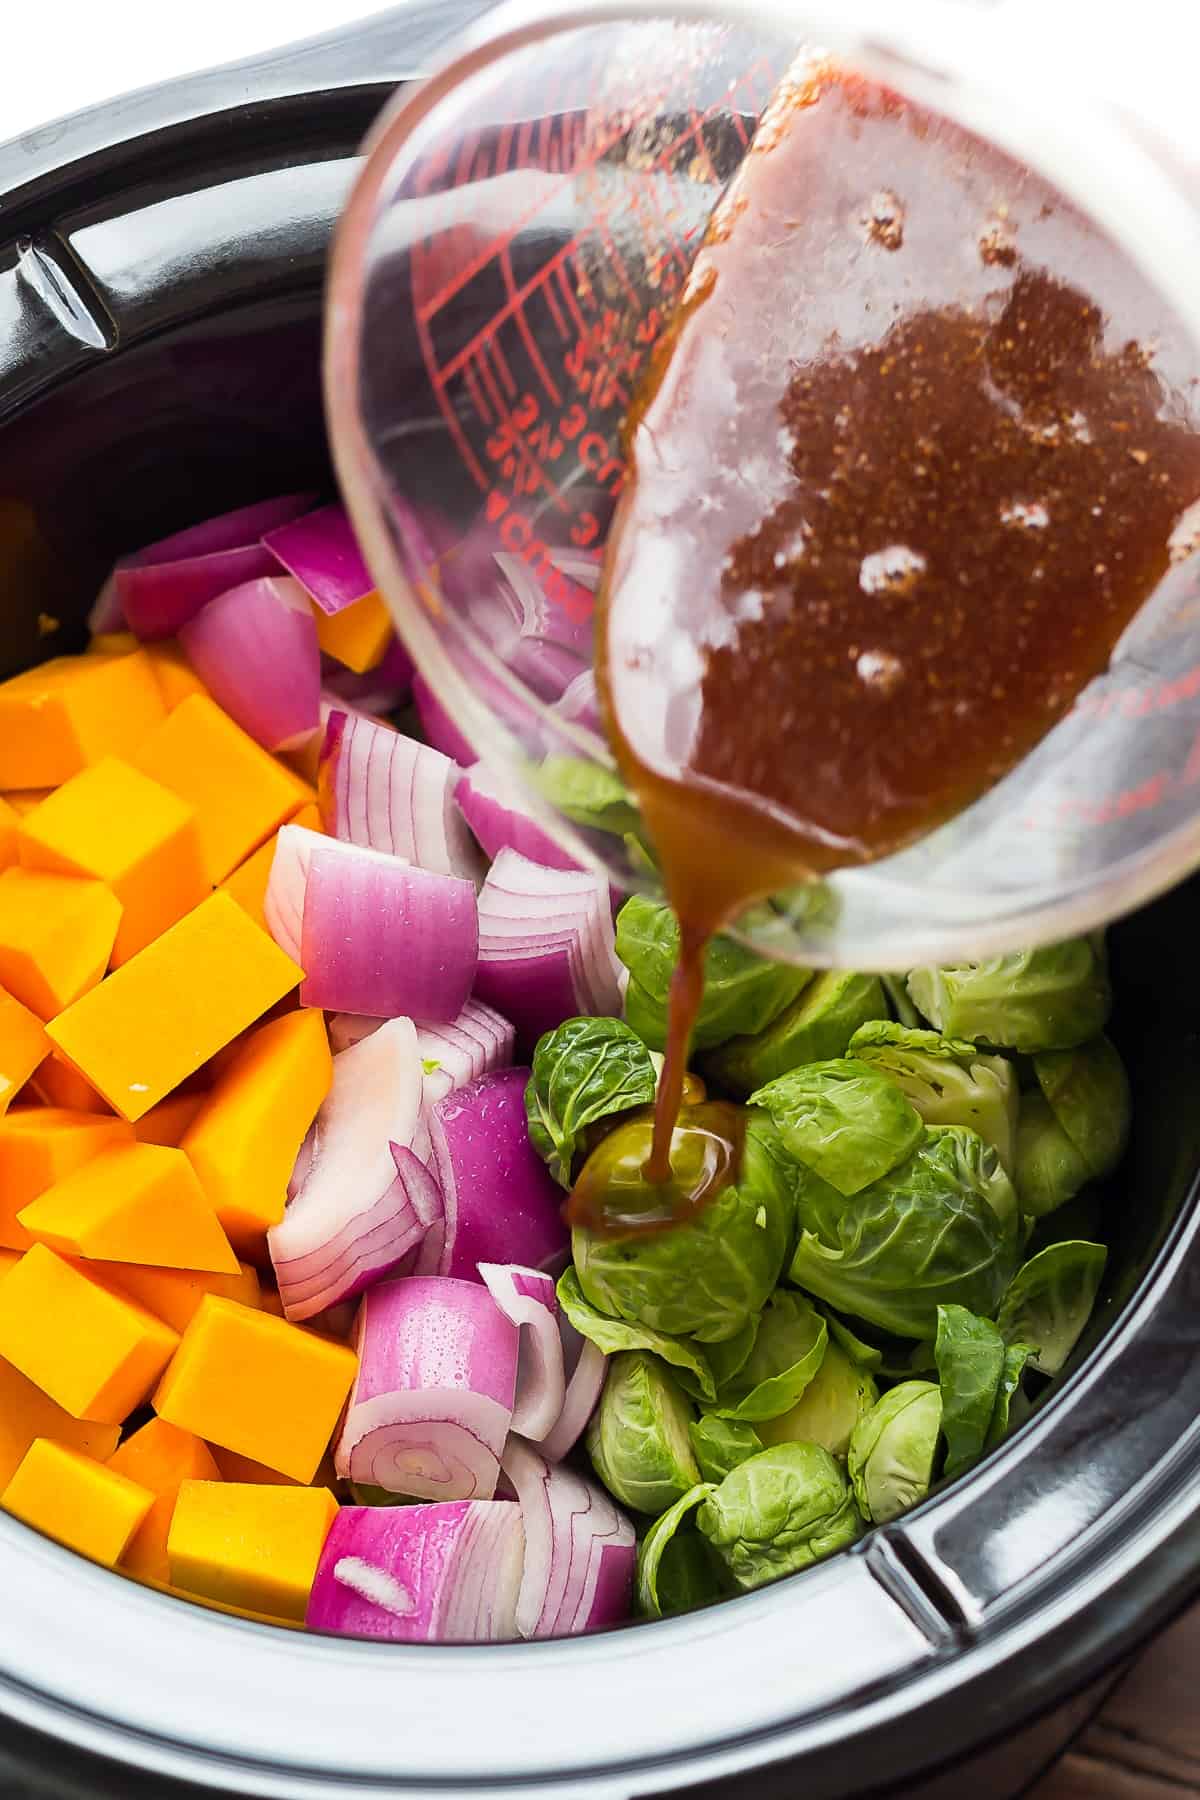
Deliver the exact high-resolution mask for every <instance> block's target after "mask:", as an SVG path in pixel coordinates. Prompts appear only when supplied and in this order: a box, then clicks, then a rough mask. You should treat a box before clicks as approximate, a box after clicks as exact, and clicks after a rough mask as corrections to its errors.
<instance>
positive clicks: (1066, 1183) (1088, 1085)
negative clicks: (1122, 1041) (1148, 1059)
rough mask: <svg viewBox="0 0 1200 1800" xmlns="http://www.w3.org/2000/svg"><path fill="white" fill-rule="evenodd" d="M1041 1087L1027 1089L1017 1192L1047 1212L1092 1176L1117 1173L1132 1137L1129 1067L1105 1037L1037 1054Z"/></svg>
mask: <svg viewBox="0 0 1200 1800" xmlns="http://www.w3.org/2000/svg"><path fill="white" fill-rule="evenodd" d="M1033 1069H1034V1073H1035V1075H1036V1076H1037V1080H1038V1089H1039V1091H1038V1092H1037V1093H1032V1094H1025V1095H1024V1096H1023V1097H1022V1100H1021V1116H1020V1121H1019V1123H1018V1126H1017V1168H1016V1182H1017V1193H1018V1196H1019V1198H1020V1202H1021V1207H1022V1210H1023V1211H1025V1212H1027V1213H1031V1214H1033V1216H1034V1217H1035V1218H1043V1217H1044V1216H1045V1214H1046V1213H1049V1212H1054V1211H1056V1209H1057V1208H1058V1207H1060V1206H1063V1205H1065V1203H1066V1202H1067V1201H1068V1200H1071V1199H1073V1198H1074V1196H1075V1195H1076V1194H1077V1193H1078V1192H1079V1190H1080V1188H1081V1187H1082V1186H1083V1185H1084V1183H1085V1182H1087V1181H1099V1180H1102V1179H1103V1177H1104V1176H1105V1175H1111V1173H1112V1171H1113V1170H1114V1169H1115V1168H1116V1166H1117V1164H1118V1162H1120V1160H1121V1156H1122V1154H1123V1153H1124V1149H1125V1144H1126V1141H1127V1139H1128V1137H1129V1122H1130V1115H1131V1110H1132V1109H1131V1102H1130V1096H1129V1079H1128V1077H1127V1076H1126V1074H1125V1065H1124V1064H1123V1063H1122V1061H1121V1058H1120V1057H1119V1056H1118V1055H1117V1052H1116V1050H1115V1049H1114V1048H1113V1046H1112V1044H1110V1043H1109V1041H1108V1039H1107V1038H1106V1037H1098V1038H1093V1039H1092V1041H1091V1043H1089V1044H1081V1045H1080V1046H1079V1048H1078V1049H1075V1050H1046V1051H1043V1052H1042V1053H1041V1055H1039V1056H1035V1057H1034V1058H1033Z"/></svg>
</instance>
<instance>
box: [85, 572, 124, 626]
mask: <svg viewBox="0 0 1200 1800" xmlns="http://www.w3.org/2000/svg"><path fill="white" fill-rule="evenodd" d="M118 566H119V565H118ZM87 628H88V631H89V633H90V634H91V636H92V637H99V636H100V635H101V633H102V632H106V631H125V630H126V629H127V626H126V624H125V608H124V607H123V606H122V605H121V596H120V594H119V593H118V592H117V571H116V569H112V570H111V571H110V573H109V574H108V575H107V576H106V577H105V580H104V585H103V587H102V588H101V589H100V592H99V593H98V594H97V595H96V598H95V599H94V600H93V601H92V608H91V611H90V612H89V613H88V616H87Z"/></svg>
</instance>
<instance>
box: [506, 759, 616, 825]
mask: <svg viewBox="0 0 1200 1800" xmlns="http://www.w3.org/2000/svg"><path fill="white" fill-rule="evenodd" d="M532 780H533V782H534V784H535V785H536V787H537V788H538V789H539V791H540V792H541V794H542V795H543V796H544V798H545V799H547V800H548V801H549V802H550V804H551V806H554V807H557V809H558V810H559V812H561V813H565V815H566V817H567V818H568V819H570V820H572V821H573V823H574V824H576V825H582V826H583V827H584V828H585V830H590V831H608V832H611V833H612V834H613V835H614V836H615V837H625V836H626V835H630V836H632V837H634V838H638V839H640V837H641V834H642V819H641V814H640V813H639V812H638V809H637V807H636V806H635V805H634V802H633V799H632V797H631V795H630V792H629V789H628V788H627V787H626V786H625V783H624V782H623V781H622V780H621V778H620V776H619V775H615V774H614V773H613V771H612V770H611V769H606V768H604V767H603V766H602V764H600V763H596V762H591V761H589V760H588V758H586V757H583V756H557V755H555V756H547V757H546V758H545V760H544V761H543V762H542V763H540V764H539V765H538V767H537V768H536V769H534V770H533V771H532Z"/></svg>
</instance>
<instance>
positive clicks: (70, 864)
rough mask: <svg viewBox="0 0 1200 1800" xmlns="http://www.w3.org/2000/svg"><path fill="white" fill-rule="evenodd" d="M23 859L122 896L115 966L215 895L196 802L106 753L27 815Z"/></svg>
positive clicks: (23, 828)
mask: <svg viewBox="0 0 1200 1800" xmlns="http://www.w3.org/2000/svg"><path fill="white" fill-rule="evenodd" d="M19 850H20V858H21V863H22V865H23V866H24V867H25V868H27V869H48V870H50V871H52V872H53V873H55V874H59V875H90V876H92V877H93V878H94V879H95V880H97V881H103V882H104V883H106V885H107V886H108V887H110V888H111V889H112V891H113V893H114V894H115V895H116V896H117V899H118V900H119V901H120V902H121V907H122V912H121V922H120V925H119V926H118V927H117V936H116V942H115V943H114V944H113V951H112V962H113V966H114V968H115V967H117V966H118V965H119V964H121V963H123V962H127V961H128V960H129V958H130V957H131V956H133V955H135V954H136V952H137V951H139V950H140V949H142V947H143V946H144V945H145V944H148V943H150V941H151V940H152V939H153V938H156V937H157V936H158V935H159V933H160V932H162V931H165V930H166V928H167V926H168V925H173V924H174V923H175V921H176V919H179V918H182V917H183V915H184V913H185V912H190V911H191V909H192V907H193V906H196V905H198V904H199V902H200V901H201V900H203V899H204V898H205V896H206V895H207V894H208V893H209V891H210V889H211V885H212V884H211V883H210V882H209V881H207V880H206V879H205V874H204V863H203V859H202V857H201V854H200V832H199V829H198V827H197V824H196V814H195V810H194V808H193V807H191V806H189V805H188V804H187V803H186V802H185V801H183V800H181V799H180V798H179V796H178V794H173V793H172V792H171V790H170V789H169V788H165V787H163V786H162V785H161V783H159V782H157V781H151V779H150V777H149V776H148V775H143V774H142V772H141V770H140V769H135V768H134V767H133V766H132V764H131V763H127V762H122V761H121V760H120V758H119V757H116V756H106V757H105V758H104V759H103V761H101V762H98V763H94V764H93V765H92V767H91V768H90V769H83V770H81V772H80V773H79V774H78V775H73V776H72V777H71V779H70V781H67V782H64V783H63V785H62V787H60V788H58V789H56V791H55V792H54V793H53V794H51V795H50V798H49V799H48V800H43V802H42V804H41V805H40V806H39V807H38V808H37V809H36V810H35V811H34V812H32V813H30V814H28V816H27V817H26V818H25V819H24V820H23V821H22V824H21V833H20V841H19Z"/></svg>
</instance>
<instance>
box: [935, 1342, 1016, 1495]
mask: <svg viewBox="0 0 1200 1800" xmlns="http://www.w3.org/2000/svg"><path fill="white" fill-rule="evenodd" d="M934 1355H935V1357H936V1359H937V1372H938V1383H939V1385H940V1387H941V1390H942V1435H943V1437H944V1438H945V1440H946V1461H945V1465H944V1466H943V1469H942V1473H943V1475H957V1474H959V1473H960V1472H961V1471H962V1470H963V1469H965V1468H967V1467H969V1465H970V1464H971V1463H973V1462H974V1461H975V1458H976V1457H977V1456H978V1455H979V1454H980V1452H981V1451H982V1450H983V1447H984V1445H985V1444H986V1442H987V1437H988V1431H989V1430H990V1428H991V1423H992V1417H993V1414H994V1413H995V1410H996V1401H997V1399H998V1397H999V1394H1000V1383H1001V1380H1002V1379H1003V1376H1004V1339H1003V1338H1002V1337H1001V1335H1000V1332H999V1330H998V1329H997V1327H996V1326H995V1325H993V1324H992V1321H991V1320H990V1319H980V1318H978V1317H977V1316H976V1314H975V1313H972V1312H968V1311H967V1309H966V1307H965V1306H939V1307H938V1323H937V1338H936V1340H935V1344H934Z"/></svg>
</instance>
